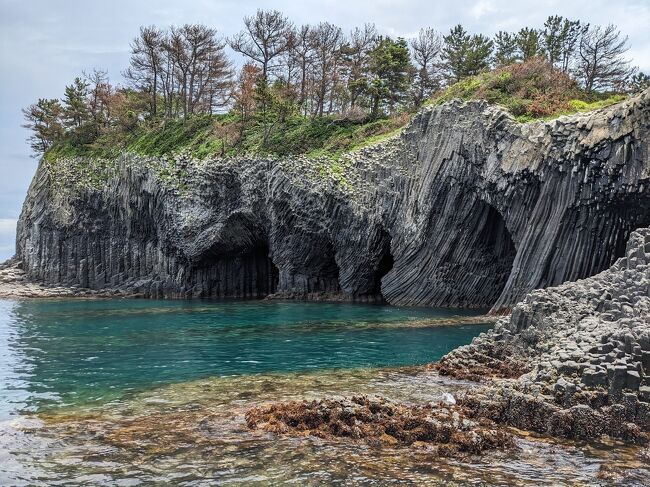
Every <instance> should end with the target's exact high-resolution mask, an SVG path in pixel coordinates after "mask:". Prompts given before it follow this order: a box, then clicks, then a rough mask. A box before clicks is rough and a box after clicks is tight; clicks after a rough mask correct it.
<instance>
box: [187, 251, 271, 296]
mask: <svg viewBox="0 0 650 487" xmlns="http://www.w3.org/2000/svg"><path fill="white" fill-rule="evenodd" d="M190 276H191V278H190V281H191V282H190V283H189V284H190V286H191V288H192V289H191V293H192V295H193V296H198V297H209V298H246V299H259V298H264V297H266V296H268V295H269V294H273V293H275V291H276V289H277V287H278V281H279V272H278V268H277V267H276V266H275V264H274V263H273V261H272V260H271V257H270V255H269V247H268V245H267V244H266V243H265V242H257V243H256V244H255V245H254V246H253V247H252V248H250V249H246V250H243V251H239V252H229V253H227V254H221V255H214V256H212V257H208V258H205V259H203V260H202V261H201V262H200V263H199V264H198V265H197V266H195V267H194V268H193V269H192V272H191V273H190Z"/></svg>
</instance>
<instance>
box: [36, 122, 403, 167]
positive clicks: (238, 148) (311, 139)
mask: <svg viewBox="0 0 650 487" xmlns="http://www.w3.org/2000/svg"><path fill="white" fill-rule="evenodd" d="M409 120H410V114H408V113H404V114H400V115H398V116H395V117H391V118H384V119H379V120H374V121H369V122H368V121H366V122H363V121H353V120H339V119H335V118H334V117H324V118H317V119H310V118H306V117H298V116H296V117H292V118H290V119H288V120H286V121H284V122H282V123H276V124H264V123H261V122H259V121H250V122H248V123H247V124H243V123H242V122H241V120H240V119H239V118H238V117H236V116H232V115H212V116H208V115H206V116H197V117H193V118H191V119H189V120H185V121H184V120H171V121H170V120H168V121H158V122H155V123H151V124H146V125H144V124H143V125H139V126H137V127H136V128H135V129H134V130H132V131H131V132H108V133H105V134H103V135H101V136H99V137H98V138H97V139H96V140H94V141H93V142H91V143H88V144H76V143H74V142H73V141H71V140H65V141H63V142H60V143H58V144H56V145H55V146H54V147H52V148H51V149H50V150H49V151H48V153H47V154H46V159H48V160H50V161H54V160H56V159H59V158H61V157H73V156H88V157H98V158H107V159H113V158H116V157H117V156H118V155H119V154H121V153H123V152H125V151H128V152H133V153H136V154H140V155H143V156H153V157H160V156H166V155H172V154H177V153H181V152H186V153H188V154H189V155H191V156H192V157H195V158H197V159H203V158H206V157H215V156H216V157H219V156H238V155H248V154H261V155H273V156H279V157H283V156H291V155H307V156H328V157H331V158H336V157H337V156H338V155H340V154H341V153H343V152H346V151H350V150H354V149H357V148H360V147H363V146H365V145H368V144H370V143H373V142H377V141H379V140H381V139H383V138H385V137H388V136H390V135H391V134H393V133H395V132H396V131H397V130H399V129H400V128H401V127H403V126H404V125H405V124H406V123H407V122H408V121H409ZM265 133H266V134H267V135H266V140H264V138H265V137H264V134H265Z"/></svg>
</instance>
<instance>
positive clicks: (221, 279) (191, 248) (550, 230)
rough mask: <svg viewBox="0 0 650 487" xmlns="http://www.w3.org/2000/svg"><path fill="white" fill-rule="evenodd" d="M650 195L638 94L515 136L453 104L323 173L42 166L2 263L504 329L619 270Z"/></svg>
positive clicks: (163, 290)
mask: <svg viewBox="0 0 650 487" xmlns="http://www.w3.org/2000/svg"><path fill="white" fill-rule="evenodd" d="M649 183H650V91H645V92H644V93H642V94H640V95H638V96H636V97H633V98H630V99H628V100H627V101H625V102H622V103H619V104H617V105H614V106H611V107H608V108H604V109H601V110H598V111H595V112H591V113H586V114H580V115H573V116H567V117H560V118H559V119H556V120H553V121H550V122H532V123H527V124H520V123H518V122H516V121H515V120H514V119H513V118H512V117H511V116H510V115H508V114H507V113H506V112H504V111H503V110H502V109H500V108H498V107H494V106H489V105H487V104H486V103H485V102H480V101H471V102H459V101H453V102H450V103H447V104H445V105H441V106H436V107H428V108H425V109H423V110H422V111H420V112H419V113H418V114H417V115H416V116H415V118H414V119H413V120H412V122H411V123H410V124H409V125H408V126H407V127H406V128H405V129H404V130H403V131H402V132H401V133H400V134H399V135H398V136H396V137H392V138H390V139H388V140H386V141H384V142H381V143H379V144H376V145H374V146H371V147H367V148H364V149H361V150H358V151H355V152H352V153H348V154H346V155H344V156H342V157H341V158H339V159H336V160H332V159H327V158H320V159H318V158H317V159H308V158H299V157H298V158H283V159H276V158H272V157H269V158H261V157H251V158H233V159H206V160H192V159H190V158H188V157H185V156H183V154H179V155H177V156H175V157H174V158H168V159H165V158H160V159H155V158H148V157H140V156H138V155H135V154H131V153H126V154H123V155H122V156H121V157H120V158H118V159H117V160H110V161H107V160H90V159H83V158H74V159H58V160H55V161H48V160H44V161H43V162H42V163H41V164H40V166H39V168H38V171H37V173H36V175H35V177H34V180H33V182H32V184H31V186H30V189H29V193H28V195H27V198H26V201H25V204H24V207H23V212H22V214H21V217H20V221H19V224H18V235H17V245H16V247H17V249H16V253H17V255H16V257H17V259H18V260H20V261H21V262H22V267H23V269H24V270H25V273H26V276H27V278H28V279H29V280H32V281H35V282H39V283H43V284H45V285H49V286H55V285H59V286H80V287H83V288H90V289H94V290H116V289H118V290H125V291H126V292H130V293H133V292H135V293H139V294H141V295H144V296H149V297H264V296H269V295H271V296H278V297H298V298H311V299H333V298H337V299H347V300H361V301H366V300H385V301H387V302H388V303H391V304H395V305H413V306H451V307H475V308H491V309H492V310H493V311H494V312H503V311H505V310H508V309H510V308H511V307H512V306H513V305H515V304H516V303H518V302H520V301H521V300H522V299H523V298H524V296H526V294H528V293H529V292H530V291H532V290H534V289H539V288H546V287H551V286H556V285H559V284H561V283H563V282H566V281H575V280H578V279H582V278H586V277H589V276H593V275H595V274H597V273H598V272H600V271H602V270H604V269H607V268H608V267H610V266H611V265H612V264H613V262H614V261H615V260H616V259H617V258H619V257H622V256H624V255H625V245H626V242H627V241H628V238H629V236H630V234H631V233H632V232H633V231H634V230H636V229H637V228H640V227H647V226H650V184H649Z"/></svg>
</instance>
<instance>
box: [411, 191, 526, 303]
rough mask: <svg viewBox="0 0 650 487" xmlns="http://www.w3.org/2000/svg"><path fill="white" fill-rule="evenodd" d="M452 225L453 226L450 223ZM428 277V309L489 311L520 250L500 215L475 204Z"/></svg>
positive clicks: (448, 234)
mask: <svg viewBox="0 0 650 487" xmlns="http://www.w3.org/2000/svg"><path fill="white" fill-rule="evenodd" d="M450 223H451V222H450ZM442 231H444V232H445V234H444V235H442V236H440V239H441V240H443V241H444V244H443V245H444V246H443V247H441V248H440V251H439V252H438V253H437V254H435V257H436V260H437V262H436V263H435V264H434V267H433V269H432V270H431V271H430V272H429V273H428V274H429V275H430V276H431V277H430V278H429V279H428V281H427V282H428V283H429V287H428V288H427V291H428V293H429V296H430V299H429V300H428V301H427V302H426V303H422V304H426V305H429V306H442V307H451V308H490V307H491V306H492V305H493V304H494V303H495V302H496V301H497V299H498V297H499V295H500V294H501V292H502V291H503V289H504V288H505V285H506V283H507V281H508V277H509V275H510V273H511V271H512V264H513V262H514V259H515V255H516V253H517V250H516V248H515V245H514V243H513V240H512V237H511V236H510V232H509V231H508V228H507V227H506V223H505V221H504V220H503V218H502V217H501V215H500V213H499V212H498V211H497V210H496V209H495V208H494V207H493V206H492V205H490V204H488V203H486V202H485V201H483V200H479V199H477V200H475V201H474V203H473V204H472V205H471V207H469V208H468V209H467V211H466V212H465V213H464V215H458V216H457V218H456V219H454V220H453V227H450V228H445V229H444V230H442Z"/></svg>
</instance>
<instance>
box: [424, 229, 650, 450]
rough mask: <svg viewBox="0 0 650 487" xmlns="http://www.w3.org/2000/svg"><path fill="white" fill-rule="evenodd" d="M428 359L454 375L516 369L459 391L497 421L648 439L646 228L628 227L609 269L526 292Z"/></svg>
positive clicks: (649, 242)
mask: <svg viewBox="0 0 650 487" xmlns="http://www.w3.org/2000/svg"><path fill="white" fill-rule="evenodd" d="M434 367H435V368H438V369H439V370H440V371H441V373H443V374H448V375H452V376H457V377H467V374H468V372H469V373H470V374H471V373H475V374H477V376H478V377H477V378H479V379H481V380H485V379H486V378H489V377H490V376H492V377H497V378H503V377H506V378H509V379H513V378H515V379H516V380H509V381H506V382H505V383H501V382H500V381H498V380H497V381H496V382H495V383H493V384H492V385H491V386H489V387H487V388H485V389H483V390H478V391H473V392H471V393H468V397H467V398H465V400H464V402H465V404H466V405H469V406H470V407H471V408H472V409H473V410H475V411H476V412H477V414H479V415H481V416H488V417H489V418H490V419H493V420H495V421H497V422H499V423H506V424H509V425H511V426H515V427H517V428H522V429H527V430H534V431H538V432H541V433H549V434H552V435H554V436H565V437H570V438H586V439H594V438H598V437H600V436H601V435H609V436H612V437H616V438H621V439H624V440H626V441H631V442H638V443H647V442H650V228H645V229H640V230H638V231H636V232H634V233H633V234H632V235H631V237H630V239H629V243H628V246H627V251H626V253H625V255H624V257H622V258H621V259H619V260H617V262H616V263H615V264H614V265H613V266H612V267H610V268H609V269H607V270H605V271H603V272H601V273H599V274H597V275H595V276H593V277H590V278H587V279H583V280H579V281H577V282H571V283H565V284H563V285H561V286H558V287H554V288H548V289H544V290H537V291H534V292H532V293H531V294H529V295H528V296H526V298H525V299H524V300H523V301H522V302H521V303H519V304H517V305H516V306H515V307H514V308H513V311H512V315H511V316H509V317H507V318H503V319H501V320H500V321H499V322H498V323H497V325H496V326H495V328H494V329H493V330H490V331H489V332H488V333H485V334H483V335H481V336H479V337H477V338H476V339H474V341H473V342H472V344H471V345H467V346H464V347H460V348H458V349H456V350H454V351H453V352H451V353H450V354H448V355H447V356H445V357H444V358H443V359H442V360H441V362H440V363H439V364H435V365H434ZM517 369H518V373H517Z"/></svg>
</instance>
